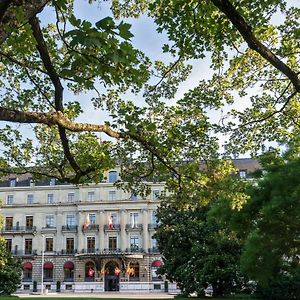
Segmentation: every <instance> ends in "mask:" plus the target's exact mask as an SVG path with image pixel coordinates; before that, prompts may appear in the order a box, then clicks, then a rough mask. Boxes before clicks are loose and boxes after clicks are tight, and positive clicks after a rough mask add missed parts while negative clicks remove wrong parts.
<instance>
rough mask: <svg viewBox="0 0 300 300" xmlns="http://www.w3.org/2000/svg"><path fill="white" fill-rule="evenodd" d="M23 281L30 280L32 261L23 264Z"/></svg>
mask: <svg viewBox="0 0 300 300" xmlns="http://www.w3.org/2000/svg"><path fill="white" fill-rule="evenodd" d="M23 281H27V282H28V281H32V263H30V262H25V263H24V264H23Z"/></svg>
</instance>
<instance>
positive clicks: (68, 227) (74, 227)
mask: <svg viewBox="0 0 300 300" xmlns="http://www.w3.org/2000/svg"><path fill="white" fill-rule="evenodd" d="M61 231H63V232H77V231H78V226H77V225H63V226H62V227H61Z"/></svg>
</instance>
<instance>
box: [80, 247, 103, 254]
mask: <svg viewBox="0 0 300 300" xmlns="http://www.w3.org/2000/svg"><path fill="white" fill-rule="evenodd" d="M81 253H84V254H96V253H97V254H98V253H99V249H97V248H87V249H82V250H81Z"/></svg>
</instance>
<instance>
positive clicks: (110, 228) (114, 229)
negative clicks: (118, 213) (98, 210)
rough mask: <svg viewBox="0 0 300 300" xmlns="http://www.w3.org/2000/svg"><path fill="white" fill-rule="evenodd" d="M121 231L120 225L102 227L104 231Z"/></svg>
mask: <svg viewBox="0 0 300 300" xmlns="http://www.w3.org/2000/svg"><path fill="white" fill-rule="evenodd" d="M120 229H121V225H120V224H109V225H104V231H109V230H112V231H119V230H120Z"/></svg>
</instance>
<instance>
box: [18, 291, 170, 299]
mask: <svg viewBox="0 0 300 300" xmlns="http://www.w3.org/2000/svg"><path fill="white" fill-rule="evenodd" d="M15 296H17V297H19V298H29V297H30V298H35V297H37V298H41V297H42V298H106V299H122V298H126V299H172V298H174V296H175V295H170V294H165V293H147V294H138V293H136V294H132V293H120V292H115V293H107V292H105V293H48V294H43V295H41V294H15Z"/></svg>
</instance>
